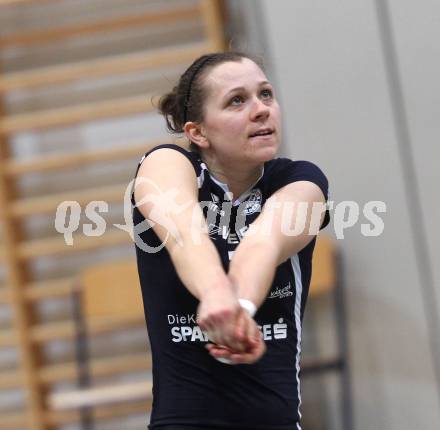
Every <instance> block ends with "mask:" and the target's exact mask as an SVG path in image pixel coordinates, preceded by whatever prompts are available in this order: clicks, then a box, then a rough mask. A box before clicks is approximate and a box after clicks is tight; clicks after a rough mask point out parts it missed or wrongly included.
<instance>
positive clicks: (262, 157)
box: [201, 58, 281, 164]
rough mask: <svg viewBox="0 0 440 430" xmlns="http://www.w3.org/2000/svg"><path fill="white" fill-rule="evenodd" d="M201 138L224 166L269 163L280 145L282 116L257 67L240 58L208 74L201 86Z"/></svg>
mask: <svg viewBox="0 0 440 430" xmlns="http://www.w3.org/2000/svg"><path fill="white" fill-rule="evenodd" d="M204 85H205V88H206V90H207V97H206V100H205V104H204V120H203V122H202V124H201V131H202V134H203V135H204V136H205V138H206V139H207V141H208V142H209V149H210V150H211V151H212V152H213V153H214V155H215V156H216V157H217V158H218V159H219V160H221V161H223V162H241V163H246V164H258V163H262V162H265V161H267V160H270V159H272V158H273V157H274V156H275V154H276V153H277V150H278V147H279V144H280V141H281V114H280V107H279V105H278V102H277V101H276V99H275V97H274V94H273V88H272V86H271V84H270V83H269V82H268V80H267V77H266V76H265V74H264V73H263V71H262V70H261V69H260V67H259V66H258V65H257V64H255V63H254V62H253V61H251V60H249V59H247V58H243V59H242V60H241V61H240V62H233V61H230V62H227V63H222V64H219V65H218V66H215V67H214V68H213V69H212V70H210V71H209V73H208V75H207V77H206V78H205V82H204Z"/></svg>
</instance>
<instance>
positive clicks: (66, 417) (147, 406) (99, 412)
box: [45, 399, 152, 426]
mask: <svg viewBox="0 0 440 430" xmlns="http://www.w3.org/2000/svg"><path fill="white" fill-rule="evenodd" d="M151 404H152V400H151V399H143V400H142V401H136V402H132V403H122V404H115V405H106V406H98V407H96V408H94V409H93V413H92V416H93V419H94V420H106V419H112V418H116V417H122V416H128V415H132V414H145V426H146V425H147V422H148V411H149V410H151ZM45 417H46V422H47V423H48V424H50V425H56V426H57V425H61V424H66V423H71V422H78V421H79V420H80V412H79V411H76V410H64V411H54V410H50V409H48V411H47V412H46V415H45Z"/></svg>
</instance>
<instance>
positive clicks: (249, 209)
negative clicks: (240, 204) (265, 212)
mask: <svg viewBox="0 0 440 430" xmlns="http://www.w3.org/2000/svg"><path fill="white" fill-rule="evenodd" d="M262 199H263V195H262V194H261V191H260V189H258V188H255V189H253V190H252V191H251V192H250V194H249V197H248V198H247V199H246V202H245V205H244V210H243V213H244V214H245V215H252V214H253V213H255V212H260V211H261V201H262Z"/></svg>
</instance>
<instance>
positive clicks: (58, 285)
mask: <svg viewBox="0 0 440 430" xmlns="http://www.w3.org/2000/svg"><path fill="white" fill-rule="evenodd" d="M74 288H75V277H74V276H67V277H65V278H57V279H50V280H45V281H38V282H33V283H31V284H28V285H26V287H25V289H24V296H25V297H26V299H27V300H30V301H32V300H35V301H37V300H43V299H48V298H53V297H63V296H67V295H69V294H72V292H73V290H74Z"/></svg>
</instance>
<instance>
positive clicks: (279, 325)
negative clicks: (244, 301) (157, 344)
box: [167, 314, 287, 343]
mask: <svg viewBox="0 0 440 430" xmlns="http://www.w3.org/2000/svg"><path fill="white" fill-rule="evenodd" d="M167 321H168V325H169V326H170V333H171V340H172V341H173V342H175V343H180V342H208V341H209V338H208V335H207V334H206V333H205V332H204V331H202V329H201V328H200V327H199V325H198V318H197V315H196V314H185V315H179V314H169V315H167ZM258 328H259V330H260V332H261V336H262V338H263V340H280V339H286V338H287V324H286V323H285V322H284V319H283V318H278V320H277V322H276V323H268V324H263V325H259V326H258Z"/></svg>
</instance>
